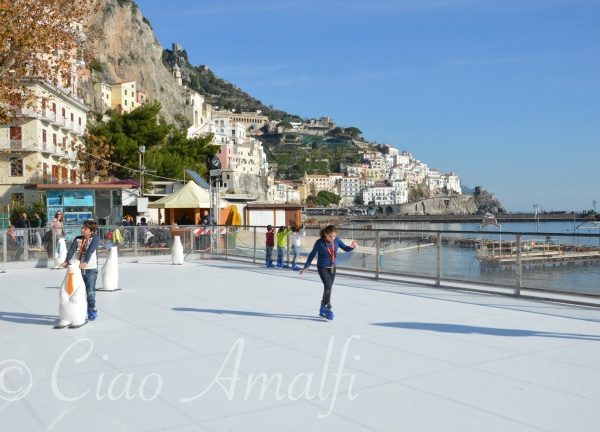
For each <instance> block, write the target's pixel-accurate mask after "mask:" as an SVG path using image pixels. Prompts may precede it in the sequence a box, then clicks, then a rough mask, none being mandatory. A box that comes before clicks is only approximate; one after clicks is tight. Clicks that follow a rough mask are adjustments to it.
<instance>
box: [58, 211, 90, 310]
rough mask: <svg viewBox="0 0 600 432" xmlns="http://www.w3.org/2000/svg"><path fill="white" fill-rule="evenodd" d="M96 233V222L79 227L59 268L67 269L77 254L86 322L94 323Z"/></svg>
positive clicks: (87, 222)
mask: <svg viewBox="0 0 600 432" xmlns="http://www.w3.org/2000/svg"><path fill="white" fill-rule="evenodd" d="M95 231H96V222H94V221H91V220H88V221H85V222H84V223H83V226H82V227H81V234H82V235H80V236H77V237H75V239H74V240H73V243H71V247H70V248H69V252H68V253H67V258H66V259H65V261H64V262H63V263H62V264H61V267H63V268H64V267H67V266H68V265H69V261H70V260H71V259H72V258H73V257H74V256H75V254H77V256H76V259H78V260H79V268H80V269H81V275H82V276H83V281H84V282H85V291H86V293H87V315H88V320H90V321H94V320H95V319H96V317H97V315H98V311H97V310H96V279H97V277H98V257H97V254H96V249H97V248H98V243H99V241H98V236H96V235H94V233H95Z"/></svg>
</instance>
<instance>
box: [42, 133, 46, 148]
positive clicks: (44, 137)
mask: <svg viewBox="0 0 600 432" xmlns="http://www.w3.org/2000/svg"><path fill="white" fill-rule="evenodd" d="M42 143H43V144H44V147H45V146H46V129H42Z"/></svg>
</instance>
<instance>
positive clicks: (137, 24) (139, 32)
mask: <svg viewBox="0 0 600 432" xmlns="http://www.w3.org/2000/svg"><path fill="white" fill-rule="evenodd" d="M91 26H92V29H93V32H92V33H93V34H94V37H93V39H92V42H91V43H92V46H91V50H92V57H93V60H92V61H91V62H89V63H88V65H87V66H88V68H89V69H90V71H91V78H90V79H89V80H88V81H87V82H86V83H85V84H84V85H83V88H82V90H83V92H82V93H83V97H84V99H85V101H86V103H88V104H89V106H90V107H91V108H92V110H93V111H96V112H102V106H101V103H100V93H99V91H98V90H97V89H94V85H96V84H98V83H100V82H102V81H104V82H108V83H114V82H118V81H136V83H137V89H138V90H141V91H143V92H145V93H146V95H147V97H148V99H149V100H159V101H160V103H161V104H162V106H163V110H162V115H163V116H164V117H165V119H166V120H167V121H169V122H170V123H173V122H174V120H175V115H176V114H177V113H179V112H181V111H182V103H183V100H182V97H181V88H180V87H179V86H178V85H177V82H176V81H175V78H173V76H172V75H171V72H170V71H169V69H167V67H165V65H164V64H163V60H162V56H163V47H162V46H161V44H160V43H159V42H158V40H157V39H156V37H155V36H154V32H153V31H152V27H151V26H150V23H149V22H148V20H146V19H145V18H144V17H143V16H142V14H141V12H140V9H139V8H138V7H137V5H136V4H135V3H134V2H132V1H128V0H104V2H103V6H102V7H101V8H100V10H99V11H98V12H97V13H96V14H95V15H94V16H93V17H92V22H91Z"/></svg>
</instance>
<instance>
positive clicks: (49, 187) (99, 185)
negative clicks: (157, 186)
mask: <svg viewBox="0 0 600 432" xmlns="http://www.w3.org/2000/svg"><path fill="white" fill-rule="evenodd" d="M25 188H26V189H37V190H55V189H93V190H96V189H136V188H137V186H136V185H133V184H123V183H117V184H112V183H38V184H32V185H27V186H25Z"/></svg>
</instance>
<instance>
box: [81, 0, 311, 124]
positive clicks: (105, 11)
mask: <svg viewBox="0 0 600 432" xmlns="http://www.w3.org/2000/svg"><path fill="white" fill-rule="evenodd" d="M90 25H91V28H92V32H91V33H92V35H93V37H92V38H91V47H90V48H91V52H92V57H93V60H92V61H91V62H89V64H88V65H87V66H88V69H89V70H90V72H91V77H90V79H89V80H88V81H87V82H84V83H83V84H82V96H83V98H84V100H85V101H86V103H87V104H88V105H89V106H90V107H91V108H92V110H93V111H95V112H97V113H100V112H101V111H102V104H101V100H100V92H99V91H98V90H97V89H96V88H95V86H97V84H99V83H101V82H107V83H114V82H119V81H136V83H137V88H138V90H141V91H143V92H145V93H146V95H147V97H148V99H149V100H158V101H160V103H161V104H162V107H163V109H162V111H161V114H162V115H163V117H164V118H165V119H166V120H167V121H168V122H170V123H175V122H176V118H177V114H179V113H180V112H181V110H182V104H183V100H182V97H181V87H179V85H178V84H177V82H176V80H175V78H174V77H173V75H172V73H171V67H172V65H173V64H174V62H175V59H176V58H177V57H179V58H180V59H184V61H181V60H180V63H179V66H180V68H181V70H182V75H183V78H184V82H185V84H187V85H188V86H189V87H190V88H192V89H194V90H196V91H198V92H199V93H200V94H202V95H204V96H205V97H206V98H207V101H208V102H209V103H210V104H212V105H216V106H219V107H222V108H236V109H239V110H243V111H256V110H261V111H262V113H263V114H264V115H267V116H269V118H272V119H275V120H280V119H288V120H296V121H298V120H301V119H300V117H299V116H297V115H290V114H288V113H286V112H284V111H280V110H276V109H274V108H273V107H272V106H266V105H264V104H263V103H262V102H261V101H259V100H257V99H256V98H254V97H252V96H250V95H249V94H248V93H246V92H244V91H243V90H241V89H240V88H239V87H237V86H235V85H234V84H231V83H229V82H227V81H225V80H223V79H221V78H219V77H218V76H216V75H215V74H214V73H213V72H212V71H211V70H210V69H209V68H208V67H206V66H192V65H191V64H190V63H189V61H188V58H187V53H186V52H185V50H183V51H182V52H178V53H177V54H178V55H177V56H176V55H175V54H174V53H173V51H172V50H168V49H164V48H163V47H162V45H161V44H160V42H159V41H158V40H157V39H156V36H155V35H154V31H153V30H152V26H151V24H150V22H149V21H148V19H146V18H145V17H144V16H143V15H142V13H141V11H140V9H139V7H138V6H137V5H136V3H135V2H134V1H132V0H104V3H103V5H102V7H101V8H100V9H99V10H98V11H97V12H96V13H95V14H94V15H93V17H92V18H91V22H90Z"/></svg>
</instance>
